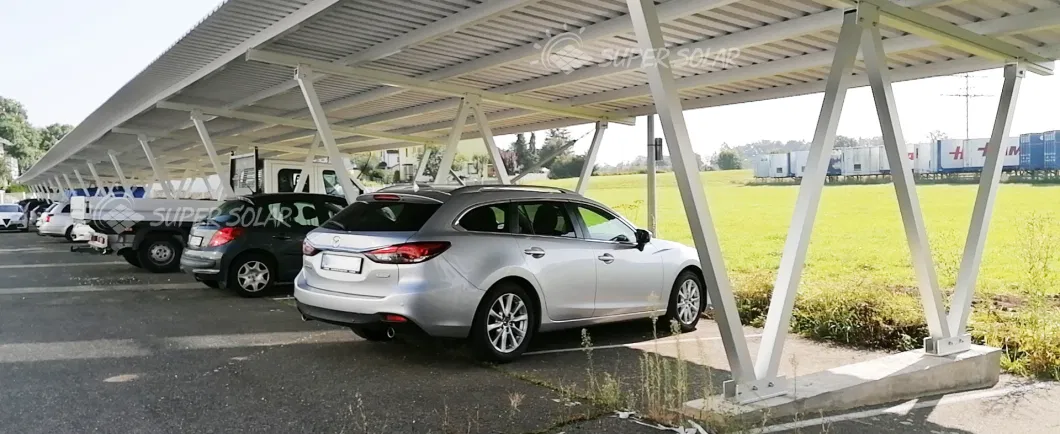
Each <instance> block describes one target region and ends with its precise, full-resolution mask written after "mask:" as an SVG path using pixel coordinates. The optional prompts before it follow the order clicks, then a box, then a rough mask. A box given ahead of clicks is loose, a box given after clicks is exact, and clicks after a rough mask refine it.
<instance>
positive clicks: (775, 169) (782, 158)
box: [769, 153, 791, 178]
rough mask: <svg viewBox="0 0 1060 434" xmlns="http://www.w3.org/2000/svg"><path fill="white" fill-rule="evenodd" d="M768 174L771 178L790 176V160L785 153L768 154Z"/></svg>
mask: <svg viewBox="0 0 1060 434" xmlns="http://www.w3.org/2000/svg"><path fill="white" fill-rule="evenodd" d="M769 176H771V177H773V178H790V177H791V161H789V158H788V154H787V153H784V154H771V155H770V156H769Z"/></svg>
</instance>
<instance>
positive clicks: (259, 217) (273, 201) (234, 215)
mask: <svg viewBox="0 0 1060 434" xmlns="http://www.w3.org/2000/svg"><path fill="white" fill-rule="evenodd" d="M344 207H346V199H345V198H342V197H338V196H331V195H325V194H311V193H271V194H256V195H251V196H246V197H240V198H237V199H232V200H229V201H226V202H224V203H222V204H221V205H220V206H219V207H218V208H217V209H215V210H214V212H213V213H212V214H211V216H210V217H209V218H206V219H204V220H203V221H202V222H200V223H198V224H196V225H194V226H192V228H191V232H190V234H189V236H188V244H187V246H186V247H185V249H184V252H183V255H182V256H181V257H180V268H181V270H182V271H184V272H186V273H190V274H192V275H194V276H195V279H196V280H198V281H200V282H203V283H204V284H206V285H207V286H209V287H211V288H223V289H231V290H234V291H236V292H237V293H238V294H240V295H242V296H245V297H255V296H261V295H264V294H267V293H269V292H270V289H271V288H272V287H273V286H275V285H277V284H280V283H290V282H292V281H294V277H295V275H297V274H298V271H299V270H300V269H301V267H302V242H303V241H304V240H305V236H306V234H307V233H309V231H311V230H313V229H314V228H316V227H318V226H320V223H322V222H324V221H326V220H327V219H329V218H331V216H333V215H335V214H337V213H338V212H339V211H341V210H342V209H343V208H344Z"/></svg>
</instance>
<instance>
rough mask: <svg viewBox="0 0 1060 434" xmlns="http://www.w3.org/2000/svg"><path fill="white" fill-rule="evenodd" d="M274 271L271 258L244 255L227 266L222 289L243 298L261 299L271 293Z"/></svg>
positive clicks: (256, 254) (274, 266) (257, 254)
mask: <svg viewBox="0 0 1060 434" xmlns="http://www.w3.org/2000/svg"><path fill="white" fill-rule="evenodd" d="M276 271H277V270H276V261H274V260H273V259H272V258H271V257H269V256H267V255H265V254H262V253H255V252H251V253H244V254H242V255H239V256H238V257H236V259H235V260H233V261H232V263H230V264H228V274H227V276H225V279H224V280H223V281H222V283H223V284H224V286H223V287H224V289H231V290H233V291H235V292H236V294H239V295H240V296H243V297H261V296H263V295H267V294H269V293H270V291H272V289H273V286H274V285H275V283H276Z"/></svg>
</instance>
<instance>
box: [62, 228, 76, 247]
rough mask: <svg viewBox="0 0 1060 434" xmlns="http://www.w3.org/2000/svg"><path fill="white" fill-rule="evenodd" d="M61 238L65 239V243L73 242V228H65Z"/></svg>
mask: <svg viewBox="0 0 1060 434" xmlns="http://www.w3.org/2000/svg"><path fill="white" fill-rule="evenodd" d="M63 238H66V241H69V242H71V243H72V242H74V227H73V226H70V227H67V228H66V233H64V234H63Z"/></svg>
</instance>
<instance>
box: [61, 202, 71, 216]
mask: <svg viewBox="0 0 1060 434" xmlns="http://www.w3.org/2000/svg"><path fill="white" fill-rule="evenodd" d="M69 213H70V204H66V205H65V206H63V210H62V211H60V212H59V214H69Z"/></svg>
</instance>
